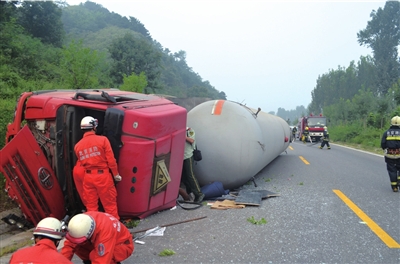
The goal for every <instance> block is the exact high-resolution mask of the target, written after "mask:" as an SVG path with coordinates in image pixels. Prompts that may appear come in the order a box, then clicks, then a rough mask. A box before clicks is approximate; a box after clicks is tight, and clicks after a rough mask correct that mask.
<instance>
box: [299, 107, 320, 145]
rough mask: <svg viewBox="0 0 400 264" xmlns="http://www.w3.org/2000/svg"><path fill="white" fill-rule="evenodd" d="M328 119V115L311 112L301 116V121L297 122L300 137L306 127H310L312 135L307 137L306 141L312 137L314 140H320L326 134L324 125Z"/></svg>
mask: <svg viewBox="0 0 400 264" xmlns="http://www.w3.org/2000/svg"><path fill="white" fill-rule="evenodd" d="M326 121H327V120H326V117H324V116H322V114H320V115H319V116H314V115H312V114H310V115H309V116H303V117H301V118H299V123H298V124H297V130H298V133H299V139H301V136H302V135H303V132H304V130H305V128H306V127H308V131H309V133H310V134H309V135H310V137H309V138H306V141H307V142H308V141H310V138H311V141H312V142H319V141H320V140H321V137H323V135H324V126H326V125H327V123H326Z"/></svg>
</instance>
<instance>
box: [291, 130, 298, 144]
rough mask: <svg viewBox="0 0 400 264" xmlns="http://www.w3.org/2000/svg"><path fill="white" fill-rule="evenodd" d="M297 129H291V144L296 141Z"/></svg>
mask: <svg viewBox="0 0 400 264" xmlns="http://www.w3.org/2000/svg"><path fill="white" fill-rule="evenodd" d="M296 133H297V127H293V129H292V142H293V141H295V140H296Z"/></svg>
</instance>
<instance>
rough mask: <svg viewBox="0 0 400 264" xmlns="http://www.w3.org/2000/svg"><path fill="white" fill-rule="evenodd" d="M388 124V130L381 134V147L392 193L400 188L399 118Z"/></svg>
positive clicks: (394, 118)
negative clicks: (399, 172)
mask: <svg viewBox="0 0 400 264" xmlns="http://www.w3.org/2000/svg"><path fill="white" fill-rule="evenodd" d="M390 123H391V126H390V128H389V129H388V130H386V131H385V133H383V136H382V140H381V147H382V149H383V150H384V151H385V162H386V168H387V171H388V173H389V178H390V186H391V187H392V190H393V192H398V191H399V186H400V177H399V176H398V175H399V174H398V171H399V170H400V117H399V116H395V117H393V118H392V120H391V122H390Z"/></svg>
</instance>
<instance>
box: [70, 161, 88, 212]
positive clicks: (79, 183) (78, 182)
mask: <svg viewBox="0 0 400 264" xmlns="http://www.w3.org/2000/svg"><path fill="white" fill-rule="evenodd" d="M72 177H73V178H74V183H75V187H76V190H77V191H78V194H79V197H80V198H81V201H82V203H83V205H85V200H84V199H83V179H84V178H85V168H84V167H83V166H82V164H81V163H80V162H79V160H78V161H76V164H75V166H74V169H73V171H72Z"/></svg>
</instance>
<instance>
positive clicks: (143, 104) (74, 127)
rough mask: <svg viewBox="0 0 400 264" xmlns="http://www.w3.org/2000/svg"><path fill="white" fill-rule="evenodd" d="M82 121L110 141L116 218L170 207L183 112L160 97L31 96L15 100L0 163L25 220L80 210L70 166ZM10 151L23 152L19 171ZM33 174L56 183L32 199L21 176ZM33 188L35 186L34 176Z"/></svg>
mask: <svg viewBox="0 0 400 264" xmlns="http://www.w3.org/2000/svg"><path fill="white" fill-rule="evenodd" d="M88 115H89V116H93V117H94V118H97V119H98V120H99V126H98V128H97V134H101V135H104V136H106V137H107V138H108V139H109V140H110V143H111V146H112V148H113V151H114V155H115V157H116V159H117V162H118V166H119V173H120V174H121V176H122V177H123V179H122V181H121V182H119V183H118V184H117V192H118V198H117V200H118V207H119V208H118V209H119V214H120V216H121V217H123V218H128V217H129V218H132V217H139V218H143V217H146V216H147V215H149V214H152V213H154V212H156V211H159V210H163V209H167V208H170V207H172V206H174V205H175V201H176V198H177V196H178V192H179V185H180V177H181V170H182V163H183V152H184V142H185V128H186V115H187V112H186V109H184V108H182V107H180V106H177V105H175V104H174V103H172V102H171V101H169V100H166V99H165V98H162V97H158V96H154V95H144V94H139V93H133V92H124V91H119V90H117V89H101V90H54V91H38V92H30V93H24V94H22V95H21V96H20V98H19V101H18V103H17V107H16V112H15V116H14V122H13V123H12V124H9V125H8V127H7V129H8V130H7V135H6V146H5V147H4V148H3V149H2V150H1V160H0V162H1V164H0V165H1V168H0V170H1V172H2V173H3V174H4V175H5V177H6V186H7V188H9V189H10V190H9V194H10V196H12V197H11V198H13V199H14V200H16V201H17V202H18V204H20V206H21V210H22V212H23V213H24V215H25V216H26V218H27V219H28V220H29V221H31V222H33V224H35V225H36V224H37V222H38V221H39V220H40V219H41V218H43V217H46V216H49V215H53V216H55V217H57V218H61V217H60V215H62V214H64V213H67V214H69V215H73V214H75V213H78V212H80V211H81V210H82V209H84V208H83V205H82V203H81V200H80V198H79V195H78V194H77V192H76V187H75V184H74V182H73V179H72V169H73V166H74V165H75V162H76V156H75V153H74V151H73V148H74V146H75V144H76V143H77V142H78V141H79V140H80V139H81V138H82V135H83V133H82V131H81V129H80V120H81V119H82V118H83V117H84V116H88ZM21 128H23V129H21ZM19 142H21V143H19ZM18 153H24V154H23V155H19V157H20V159H22V160H23V162H24V164H26V165H25V167H26V169H25V170H23V169H22V168H23V167H22V166H19V167H18V166H16V165H15V164H14V163H15V161H13V160H15V159H16V158H14V156H16V155H17V154H18ZM34 158H35V159H36V160H35V159H34ZM28 160H32V162H28ZM10 168H11V169H10ZM39 170H41V171H45V172H46V173H47V174H48V177H49V179H53V178H54V179H56V180H55V181H54V186H53V188H52V189H51V190H49V191H47V190H46V192H45V191H43V192H42V191H41V192H40V193H39V194H38V193H34V192H33V188H35V187H34V186H33V185H32V184H31V183H30V182H31V181H32V179H31V177H28V176H27V174H29V175H37V174H38V171H39ZM10 171H12V173H10ZM47 174H46V175H47ZM13 175H14V176H13ZM16 178H17V179H18V180H19V181H20V182H19V183H17V184H16V183H15V180H16ZM32 178H34V177H33V176H32ZM36 185H40V177H39V176H38V177H37V179H36ZM31 204H33V205H35V206H34V208H33V207H32V206H30V205H31ZM40 204H41V205H47V206H37V205H40Z"/></svg>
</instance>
